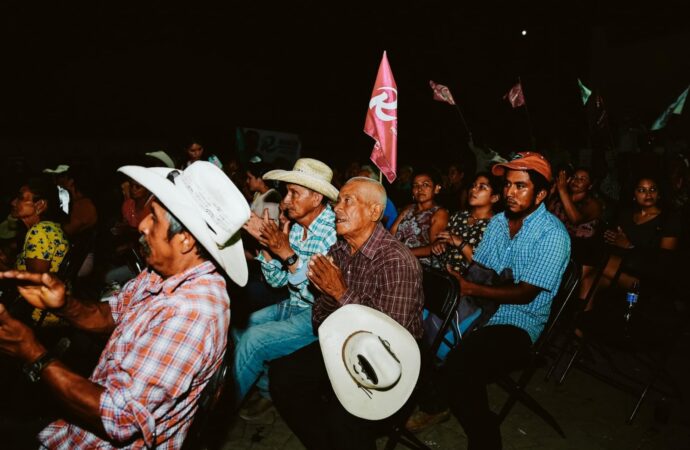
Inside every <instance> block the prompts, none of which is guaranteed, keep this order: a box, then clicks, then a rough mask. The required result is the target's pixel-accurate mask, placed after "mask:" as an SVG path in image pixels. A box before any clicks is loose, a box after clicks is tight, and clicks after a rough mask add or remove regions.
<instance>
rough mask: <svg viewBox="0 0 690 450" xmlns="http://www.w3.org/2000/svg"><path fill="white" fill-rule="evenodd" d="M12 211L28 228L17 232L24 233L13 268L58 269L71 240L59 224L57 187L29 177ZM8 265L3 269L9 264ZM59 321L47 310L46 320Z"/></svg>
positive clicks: (37, 316) (36, 317)
mask: <svg viewBox="0 0 690 450" xmlns="http://www.w3.org/2000/svg"><path fill="white" fill-rule="evenodd" d="M11 214H12V217H14V218H15V219H17V220H18V221H19V223H20V226H23V227H25V229H26V230H27V231H26V233H25V234H23V233H17V234H18V236H24V237H23V243H22V245H21V247H19V248H21V250H20V251H19V253H18V254H17V256H16V260H15V261H14V268H15V269H17V270H27V271H29V272H35V273H46V272H52V273H56V272H58V270H60V264H61V263H62V261H63V260H64V259H65V256H66V255H67V252H68V251H69V242H68V241H67V239H66V238H65V234H64V233H63V230H62V226H61V225H60V218H61V216H62V211H61V210H60V200H59V197H58V190H57V187H56V186H55V185H54V184H53V183H52V182H50V181H49V180H47V179H43V178H32V179H29V180H28V181H27V183H26V184H24V185H22V187H21V188H20V189H19V193H18V194H17V197H16V198H15V199H14V200H12V212H11ZM7 262H8V263H9V261H7ZM3 265H4V264H2V263H0V266H3ZM7 266H9V264H7ZM7 266H5V267H2V270H7V269H9V268H10V267H7ZM41 313H42V311H40V310H38V309H36V310H34V313H33V315H32V317H33V319H34V320H37V321H38V320H40V318H41ZM57 322H59V319H58V317H57V316H54V315H52V314H48V315H47V316H46V317H45V323H46V324H49V323H50V324H52V323H57Z"/></svg>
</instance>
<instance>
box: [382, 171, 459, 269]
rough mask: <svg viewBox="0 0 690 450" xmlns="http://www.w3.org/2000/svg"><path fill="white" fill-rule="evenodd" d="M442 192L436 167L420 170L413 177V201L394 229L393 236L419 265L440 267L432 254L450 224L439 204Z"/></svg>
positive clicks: (446, 212) (400, 216) (392, 228)
mask: <svg viewBox="0 0 690 450" xmlns="http://www.w3.org/2000/svg"><path fill="white" fill-rule="evenodd" d="M440 191H441V176H440V175H439V173H438V171H436V170H435V169H433V168H428V169H421V170H418V171H417V172H415V174H414V176H413V177H412V199H413V200H414V203H412V204H410V205H408V206H407V207H406V208H405V209H404V210H403V212H402V213H400V215H399V216H398V218H397V219H396V220H395V222H394V223H393V226H392V227H391V234H392V235H393V236H395V237H396V238H397V239H398V240H399V241H401V242H402V243H403V244H405V245H406V246H407V247H408V248H409V249H410V250H411V251H412V254H413V255H415V256H416V257H417V258H419V262H420V263H421V264H423V265H426V266H431V267H436V268H441V267H442V266H441V262H440V261H439V259H438V258H435V257H434V255H433V254H432V252H431V246H432V243H433V242H434V241H436V239H437V236H438V234H439V233H440V232H441V231H443V230H445V229H446V225H448V210H447V209H445V208H443V207H441V206H440V205H438V204H437V203H436V200H435V198H436V195H437V194H438V193H439V192H440Z"/></svg>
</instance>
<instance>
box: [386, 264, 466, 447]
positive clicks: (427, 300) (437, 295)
mask: <svg viewBox="0 0 690 450" xmlns="http://www.w3.org/2000/svg"><path fill="white" fill-rule="evenodd" d="M423 286H424V307H425V308H426V309H428V310H429V312H430V313H431V314H435V315H436V316H437V317H439V318H441V319H442V323H441V326H440V327H439V329H438V331H437V332H436V334H435V336H433V340H432V344H431V346H430V347H429V348H428V349H425V350H424V351H423V352H422V370H425V368H426V369H428V368H430V366H433V365H435V364H438V363H439V362H440V360H439V359H438V358H437V356H436V354H437V352H438V349H439V347H440V346H441V343H442V342H444V339H445V335H446V332H447V331H448V328H449V327H450V324H451V322H452V320H453V316H454V312H455V309H456V307H457V305H458V299H459V297H460V286H459V283H458V280H456V279H455V277H453V276H452V275H450V274H448V273H447V272H444V271H440V270H434V269H429V268H424V281H423ZM446 344H448V345H450V346H452V344H451V343H449V342H446ZM414 399H415V394H414V393H413V394H412V397H411V399H410V400H409V401H408V402H407V404H406V405H405V406H404V407H403V410H402V411H401V412H399V413H397V415H396V416H395V419H396V420H395V422H394V423H395V425H394V426H393V427H392V429H391V431H390V432H389V433H388V441H387V442H386V447H385V448H386V450H392V449H393V448H395V446H396V445H397V444H401V445H403V446H405V447H407V448H409V449H412V450H429V447H427V446H426V445H425V444H424V443H423V442H422V441H420V440H419V439H417V437H416V436H415V435H414V434H413V433H411V432H410V431H408V430H407V429H406V428H405V422H406V421H407V417H408V416H409V413H410V412H411V409H412V407H413V406H414V405H415V400H414Z"/></svg>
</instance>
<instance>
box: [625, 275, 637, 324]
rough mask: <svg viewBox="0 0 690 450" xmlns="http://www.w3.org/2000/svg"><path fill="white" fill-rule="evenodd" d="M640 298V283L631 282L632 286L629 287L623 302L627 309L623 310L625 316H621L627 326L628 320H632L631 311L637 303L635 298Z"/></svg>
mask: <svg viewBox="0 0 690 450" xmlns="http://www.w3.org/2000/svg"><path fill="white" fill-rule="evenodd" d="M639 296H640V283H639V282H637V281H634V282H633V285H632V286H631V287H630V290H629V291H628V293H627V294H626V296H625V300H626V301H627V302H628V308H627V309H626V310H625V315H624V316H623V319H625V323H626V324H629V323H630V320H631V318H632V311H633V308H635V303H637V298H638V297H639Z"/></svg>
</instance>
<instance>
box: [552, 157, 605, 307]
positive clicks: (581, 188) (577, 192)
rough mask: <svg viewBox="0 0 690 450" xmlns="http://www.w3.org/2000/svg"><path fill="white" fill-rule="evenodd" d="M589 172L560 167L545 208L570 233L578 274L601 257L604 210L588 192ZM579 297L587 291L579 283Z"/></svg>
mask: <svg viewBox="0 0 690 450" xmlns="http://www.w3.org/2000/svg"><path fill="white" fill-rule="evenodd" d="M593 184H594V183H593V180H592V175H591V173H590V171H589V169H586V168H583V167H580V168H578V169H576V170H575V172H574V173H573V175H572V176H571V177H568V176H567V174H566V172H565V171H564V170H561V171H560V172H559V173H558V178H557V179H556V194H557V195H555V196H553V198H552V199H551V201H550V202H549V205H548V209H549V211H551V212H552V213H553V214H554V215H555V216H556V217H558V218H559V219H560V220H561V222H563V224H564V225H565V228H566V229H567V230H568V234H569V235H570V244H571V253H572V258H573V259H574V260H575V261H577V262H578V263H579V264H581V265H582V278H583V279H585V278H587V277H589V276H590V274H591V273H592V271H593V270H595V268H596V267H597V266H598V265H599V264H600V263H601V262H602V259H603V258H604V252H603V245H602V244H603V241H602V239H601V235H600V230H599V224H600V220H601V217H602V214H603V212H604V205H603V203H602V202H601V200H599V199H597V198H596V197H594V196H593V195H592V186H593ZM580 289H581V291H580V298H584V297H585V295H586V294H587V291H586V290H585V286H584V283H581V284H580Z"/></svg>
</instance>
